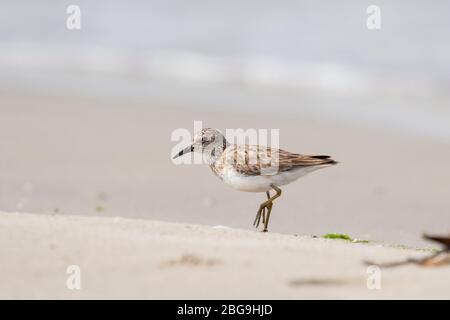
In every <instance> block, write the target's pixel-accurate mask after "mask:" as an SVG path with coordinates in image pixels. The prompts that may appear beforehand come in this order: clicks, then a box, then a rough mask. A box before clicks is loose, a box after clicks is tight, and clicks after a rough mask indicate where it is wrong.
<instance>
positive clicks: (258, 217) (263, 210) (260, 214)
mask: <svg viewBox="0 0 450 320" xmlns="http://www.w3.org/2000/svg"><path fill="white" fill-rule="evenodd" d="M266 195H267V200H270V193H269V191H266ZM264 203H265V202H264ZM264 203H263V204H264ZM263 204H261V206H260V207H259V209H258V212H257V213H256V217H255V221H253V226H255V227H256V228H258V226H259V222H260V221H261V219H262V223H263V224H264V225H265V224H266V210H268V209H269V208H268V207H266V206H263Z"/></svg>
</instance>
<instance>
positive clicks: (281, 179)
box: [222, 167, 319, 192]
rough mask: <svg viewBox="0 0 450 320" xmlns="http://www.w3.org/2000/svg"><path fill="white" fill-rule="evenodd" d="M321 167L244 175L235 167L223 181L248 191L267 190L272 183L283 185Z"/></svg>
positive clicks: (226, 173)
mask: <svg viewBox="0 0 450 320" xmlns="http://www.w3.org/2000/svg"><path fill="white" fill-rule="evenodd" d="M317 169H319V168H318V167H306V168H298V169H294V170H290V171H285V172H281V173H278V174H274V175H262V176H244V175H240V174H238V173H237V172H236V171H235V170H233V169H228V170H226V171H225V173H224V174H223V176H222V179H223V181H224V182H225V183H226V184H228V185H229V186H231V187H232V188H234V189H237V190H240V191H247V192H265V191H269V190H271V189H272V187H271V185H275V186H277V187H278V186H283V185H286V184H288V183H291V182H292V181H295V180H297V179H298V178H300V177H302V176H304V175H306V174H308V173H310V172H312V171H315V170H317Z"/></svg>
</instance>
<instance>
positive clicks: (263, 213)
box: [253, 185, 281, 232]
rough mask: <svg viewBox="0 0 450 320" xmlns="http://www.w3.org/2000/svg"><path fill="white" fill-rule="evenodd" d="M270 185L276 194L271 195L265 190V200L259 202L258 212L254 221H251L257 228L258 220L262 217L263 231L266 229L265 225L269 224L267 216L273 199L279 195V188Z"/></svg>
mask: <svg viewBox="0 0 450 320" xmlns="http://www.w3.org/2000/svg"><path fill="white" fill-rule="evenodd" d="M271 187H272V189H274V190H275V192H276V194H275V195H274V196H273V197H271V196H270V193H269V191H267V192H266V195H267V201H264V202H263V203H261V205H260V206H259V209H258V212H257V213H256V217H255V221H254V222H253V225H254V226H255V227H256V228H258V226H259V222H260V220H261V217H262V222H263V224H264V230H263V232H267V231H268V229H267V226H268V225H269V217H270V213H271V212H272V207H273V200H275V199H276V198H278V197H279V196H281V189H280V188H278V187H277V186H274V185H271Z"/></svg>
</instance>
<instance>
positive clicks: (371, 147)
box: [0, 94, 450, 247]
mask: <svg viewBox="0 0 450 320" xmlns="http://www.w3.org/2000/svg"><path fill="white" fill-rule="evenodd" d="M1 101H2V116H1V117H0V126H1V127H2V128H3V134H2V135H1V136H0V149H1V150H4V152H3V153H2V157H1V158H0V168H1V176H2V183H1V185H0V187H1V193H0V207H1V208H2V210H4V211H10V212H16V211H19V212H33V213H58V214H60V215H67V214H75V215H87V216H122V217H130V218H141V219H150V220H161V221H171V222H183V223H194V224H205V225H211V226H213V225H225V226H228V227H232V228H242V229H247V230H252V229H253V227H252V226H251V224H252V222H253V218H254V216H255V214H256V210H257V208H258V206H259V204H260V203H261V202H262V201H263V200H264V195H263V194H258V193H246V192H239V191H236V190H233V189H231V188H230V187H228V186H226V185H225V184H223V183H222V182H221V181H220V180H219V179H217V177H215V176H214V175H213V174H212V173H211V170H210V169H209V168H208V167H207V166H205V165H175V164H174V163H173V162H172V160H171V152H172V148H175V147H176V145H177V144H178V143H179V141H171V140H170V137H171V134H172V132H173V130H174V129H176V128H185V129H186V130H189V131H193V130H194V128H193V127H192V128H191V126H193V123H194V121H195V120H202V121H203V125H204V126H211V127H217V128H219V129H224V128H230V127H231V128H249V126H251V127H254V128H279V129H280V147H282V148H284V149H286V150H291V151H298V152H301V153H306V154H308V153H309V154H323V153H325V154H330V155H332V156H333V158H335V159H336V160H338V161H339V165H337V166H335V167H333V168H328V169H324V170H321V171H318V172H314V173H312V174H310V175H308V176H307V177H304V178H302V179H300V180H299V181H296V182H294V183H292V184H290V185H288V186H286V187H284V188H283V196H282V197H281V198H280V199H279V200H277V201H276V204H275V207H274V211H273V215H272V219H271V231H273V232H276V233H287V234H299V235H306V236H314V235H315V236H320V235H323V234H326V233H331V232H337V233H345V234H349V235H350V236H352V237H356V238H359V239H365V240H374V241H381V242H385V243H388V244H392V245H406V246H413V247H414V246H417V247H428V246H429V245H430V244H429V243H427V242H424V241H423V240H422V239H421V234H422V233H424V232H427V233H437V234H447V233H448V232H449V229H448V228H449V226H448V221H449V213H448V208H449V207H450V196H449V190H450V189H449V187H448V181H449V180H450V169H449V166H448V163H450V148H449V145H448V143H446V142H441V141H435V140H432V139H428V138H424V137H421V136H417V135H413V134H409V133H403V132H397V131H395V130H384V129H383V130H382V129H378V128H377V127H371V126H366V125H361V126H358V125H356V124H351V123H350V124H349V123H346V122H342V121H337V120H334V121H331V120H330V119H328V120H327V119H326V118H325V119H324V118H315V117H312V116H306V115H304V116H299V115H291V116H289V117H282V116H270V115H267V114H264V113H261V114H257V115H253V116H251V115H249V114H246V113H243V114H234V113H232V112H228V113H226V112H210V111H206V110H204V109H201V108H194V107H192V106H190V105H186V106H185V107H186V108H187V109H188V110H185V109H180V108H177V107H176V106H174V105H165V104H163V103H162V102H159V101H148V102H145V101H140V102H136V101H135V102H132V101H131V102H130V101H128V100H125V101H122V100H114V101H112V100H103V99H93V98H90V99H87V98H84V99H76V98H71V99H67V98H61V97H58V96H53V97H51V96H44V95H34V94H28V95H24V94H23V95H20V96H18V95H14V94H2V95H1ZM213 107H216V106H214V105H213ZM224 111H225V109H224Z"/></svg>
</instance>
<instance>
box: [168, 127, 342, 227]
mask: <svg viewBox="0 0 450 320" xmlns="http://www.w3.org/2000/svg"><path fill="white" fill-rule="evenodd" d="M194 151H195V152H201V153H202V155H203V159H204V160H205V161H206V162H207V163H208V164H209V166H210V167H211V169H212V171H213V172H214V173H215V174H216V175H217V176H218V177H219V178H220V179H221V180H222V181H224V182H225V183H226V184H228V185H230V186H231V187H233V188H235V189H237V190H240V191H247V192H265V193H266V195H267V200H266V201H264V202H263V203H262V204H261V205H260V206H259V209H258V212H257V214H256V217H255V220H254V222H253V225H254V226H255V227H256V228H258V226H259V223H260V221H261V220H262V223H263V225H264V229H263V232H266V231H267V230H268V229H267V227H268V225H269V218H270V213H271V212H272V206H273V201H274V200H275V199H276V198H278V197H280V196H281V189H280V188H279V187H280V186H283V185H286V184H288V183H291V182H292V181H295V180H297V179H298V178H300V177H302V176H304V175H306V174H307V173H310V172H312V171H315V170H317V169H320V168H325V167H328V166H330V165H334V164H337V162H336V161H334V160H333V159H331V158H330V156H324V155H316V156H314V155H313V156H311V155H302V154H297V153H291V152H288V151H284V150H281V149H274V148H270V147H265V146H259V145H247V144H245V145H235V144H230V143H228V141H227V140H226V139H225V137H224V136H223V135H222V133H221V132H220V131H218V130H216V129H212V128H205V129H203V130H201V131H200V132H199V133H197V134H196V135H195V137H194V140H193V143H192V145H190V146H188V147H187V148H185V149H183V150H181V151H180V152H179V153H177V154H175V156H174V157H173V158H174V159H175V158H177V157H179V156H182V155H184V154H187V153H189V152H194ZM271 190H274V191H275V195H273V196H270V191H271Z"/></svg>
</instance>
